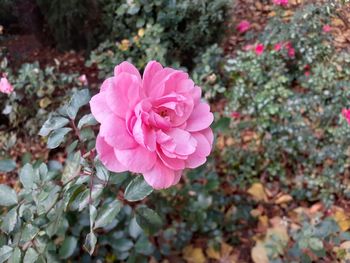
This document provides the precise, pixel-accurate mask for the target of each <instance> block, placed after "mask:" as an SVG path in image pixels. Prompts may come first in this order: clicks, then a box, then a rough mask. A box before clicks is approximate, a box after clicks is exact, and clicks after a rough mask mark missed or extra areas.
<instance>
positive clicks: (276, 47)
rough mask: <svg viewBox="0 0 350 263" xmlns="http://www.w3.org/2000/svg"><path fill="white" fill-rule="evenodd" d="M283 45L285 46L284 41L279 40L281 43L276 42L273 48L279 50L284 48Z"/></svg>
mask: <svg viewBox="0 0 350 263" xmlns="http://www.w3.org/2000/svg"><path fill="white" fill-rule="evenodd" d="M282 47H283V42H279V43H277V44H275V46H274V47H273V49H274V50H275V51H277V52H278V51H280V50H281V49H282Z"/></svg>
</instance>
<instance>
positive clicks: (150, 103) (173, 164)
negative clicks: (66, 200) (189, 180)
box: [90, 61, 214, 189]
mask: <svg viewBox="0 0 350 263" xmlns="http://www.w3.org/2000/svg"><path fill="white" fill-rule="evenodd" d="M90 107H91V112H92V114H93V115H94V117H95V118H96V120H97V121H98V122H100V123H101V127H100V131H99V134H98V136H97V141H96V150H97V153H98V154H99V157H100V160H101V161H102V163H103V164H104V165H105V166H106V167H107V168H108V169H109V170H111V171H114V172H123V171H131V172H133V173H142V174H143V177H144V178H145V180H146V182H147V183H148V184H149V185H151V186H152V187H153V188H155V189H163V188H168V187H170V186H172V185H175V184H177V183H178V182H179V180H180V178H181V175H182V172H183V170H184V169H185V168H196V167H198V166H200V165H202V164H204V163H205V162H206V158H207V156H208V155H209V154H210V152H211V148H212V143H213V138H214V137H213V132H212V130H211V129H210V127H209V126H210V124H211V123H212V122H213V119H214V117H213V114H212V113H211V112H210V107H209V105H208V104H207V103H205V102H202V101H201V88H200V87H198V86H196V85H195V83H194V82H193V81H192V80H191V79H190V78H189V76H188V74H187V73H185V72H183V71H181V70H175V69H172V68H163V67H162V65H161V64H159V63H158V62H155V61H151V62H149V63H148V64H147V66H146V68H145V71H144V73H143V76H142V77H141V75H140V73H139V71H138V70H137V69H136V68H135V67H134V66H133V65H132V64H130V63H128V62H123V63H121V64H119V65H118V66H116V67H115V69H114V76H113V77H110V78H108V79H106V80H105V81H104V82H103V84H102V86H101V89H100V92H99V93H98V94H97V95H95V96H94V97H92V99H91V101H90Z"/></svg>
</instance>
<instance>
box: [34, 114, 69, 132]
mask: <svg viewBox="0 0 350 263" xmlns="http://www.w3.org/2000/svg"><path fill="white" fill-rule="evenodd" d="M68 123H69V120H68V119H67V118H64V117H61V116H51V117H50V118H49V119H48V120H47V121H46V122H45V123H44V125H43V126H42V127H41V129H40V131H39V135H40V136H47V135H49V133H50V132H51V131H53V130H56V129H59V128H62V127H64V126H66V125H67V124H68Z"/></svg>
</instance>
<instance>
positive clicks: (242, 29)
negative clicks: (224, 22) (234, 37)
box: [236, 20, 250, 33]
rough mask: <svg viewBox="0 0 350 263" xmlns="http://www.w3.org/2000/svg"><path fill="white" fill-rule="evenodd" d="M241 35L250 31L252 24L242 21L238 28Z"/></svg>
mask: <svg viewBox="0 0 350 263" xmlns="http://www.w3.org/2000/svg"><path fill="white" fill-rule="evenodd" d="M236 29H237V30H238V31H239V32H240V33H244V32H246V31H248V30H249V29H250V23H249V21H247V20H242V21H241V22H240V23H239V24H238V25H237V27H236Z"/></svg>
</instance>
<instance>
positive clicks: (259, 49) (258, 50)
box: [255, 44, 265, 56]
mask: <svg viewBox="0 0 350 263" xmlns="http://www.w3.org/2000/svg"><path fill="white" fill-rule="evenodd" d="M264 49H265V46H264V45H263V44H257V45H256V46H255V54H257V55H258V56H260V55H262V53H264Z"/></svg>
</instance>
